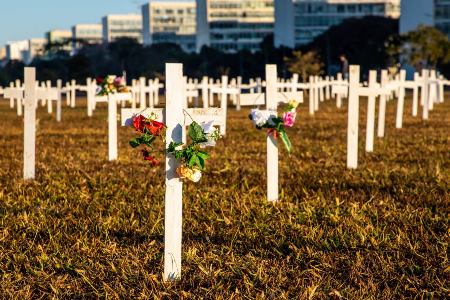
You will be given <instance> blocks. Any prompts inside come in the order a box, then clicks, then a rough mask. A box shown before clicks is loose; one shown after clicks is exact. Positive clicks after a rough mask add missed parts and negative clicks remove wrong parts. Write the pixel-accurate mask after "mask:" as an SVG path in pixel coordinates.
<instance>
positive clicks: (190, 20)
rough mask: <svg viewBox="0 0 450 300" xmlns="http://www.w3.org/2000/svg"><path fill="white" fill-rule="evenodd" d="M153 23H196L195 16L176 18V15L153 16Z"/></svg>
mask: <svg viewBox="0 0 450 300" xmlns="http://www.w3.org/2000/svg"><path fill="white" fill-rule="evenodd" d="M153 23H177V24H182V23H195V18H180V17H178V18H176V17H167V16H164V17H158V18H157V17H155V18H153Z"/></svg>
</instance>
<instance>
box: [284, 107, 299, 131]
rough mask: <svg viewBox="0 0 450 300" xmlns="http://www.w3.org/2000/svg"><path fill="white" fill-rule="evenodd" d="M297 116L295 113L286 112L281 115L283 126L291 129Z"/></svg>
mask: <svg viewBox="0 0 450 300" xmlns="http://www.w3.org/2000/svg"><path fill="white" fill-rule="evenodd" d="M296 116H297V114H296V113H295V111H287V112H285V113H284V114H283V125H284V126H286V127H292V126H294V123H295V117H296Z"/></svg>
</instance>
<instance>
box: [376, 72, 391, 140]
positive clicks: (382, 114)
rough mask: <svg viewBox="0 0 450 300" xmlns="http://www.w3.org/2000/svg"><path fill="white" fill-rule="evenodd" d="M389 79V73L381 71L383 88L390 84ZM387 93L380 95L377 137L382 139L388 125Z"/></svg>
mask: <svg viewBox="0 0 450 300" xmlns="http://www.w3.org/2000/svg"><path fill="white" fill-rule="evenodd" d="M388 81H389V77H388V71H387V70H382V71H381V88H385V87H386V85H387V84H388ZM386 98H387V96H386V93H385V92H383V93H382V94H381V95H380V104H379V107H378V131H377V136H378V137H380V138H382V137H384V132H385V123H386Z"/></svg>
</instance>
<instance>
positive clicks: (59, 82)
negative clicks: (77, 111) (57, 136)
mask: <svg viewBox="0 0 450 300" xmlns="http://www.w3.org/2000/svg"><path fill="white" fill-rule="evenodd" d="M56 89H57V92H58V99H56V121H57V122H61V105H62V103H61V102H62V92H61V91H62V80H61V79H58V80H57V81H56ZM50 102H51V101H50Z"/></svg>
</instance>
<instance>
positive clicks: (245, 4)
mask: <svg viewBox="0 0 450 300" xmlns="http://www.w3.org/2000/svg"><path fill="white" fill-rule="evenodd" d="M209 7H210V8H211V9H244V8H245V9H255V8H273V2H272V1H270V2H269V1H264V2H262V1H252V2H250V1H242V2H241V1H240V2H228V1H223V2H214V3H211V5H210V6H209Z"/></svg>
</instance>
